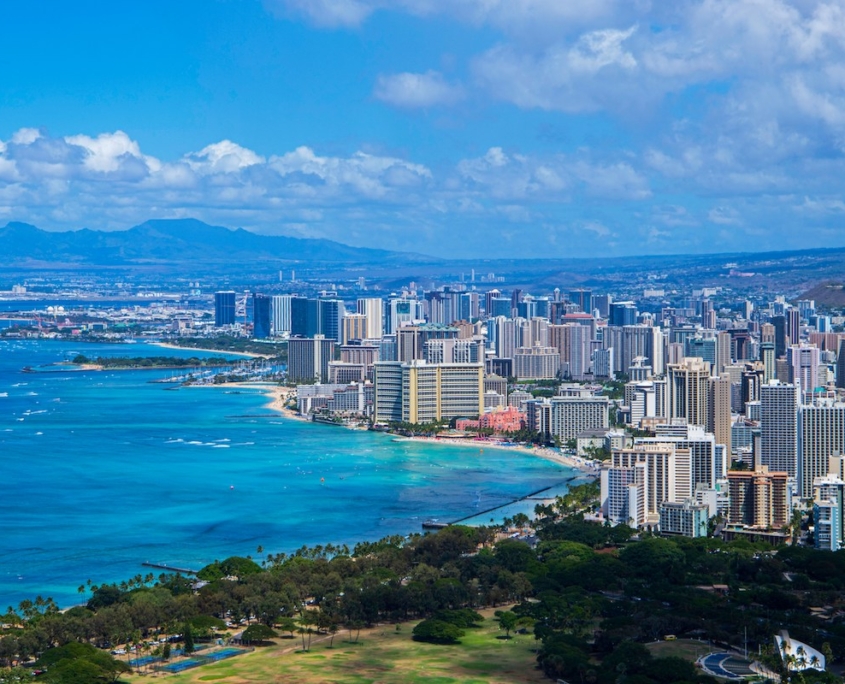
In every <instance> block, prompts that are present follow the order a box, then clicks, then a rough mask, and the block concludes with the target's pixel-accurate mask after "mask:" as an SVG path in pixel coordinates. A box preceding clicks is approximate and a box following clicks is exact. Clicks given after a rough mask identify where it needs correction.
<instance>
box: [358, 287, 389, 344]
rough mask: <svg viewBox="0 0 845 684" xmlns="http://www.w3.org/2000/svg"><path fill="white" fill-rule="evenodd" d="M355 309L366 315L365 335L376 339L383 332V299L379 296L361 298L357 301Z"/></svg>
mask: <svg viewBox="0 0 845 684" xmlns="http://www.w3.org/2000/svg"><path fill="white" fill-rule="evenodd" d="M357 311H358V313H359V314H363V315H364V316H366V317H367V335H366V337H367V338H368V339H371V340H377V339H379V338H381V336H382V335H383V334H384V301H382V299H381V298H380V297H366V298H361V299H359V300H358V302H357Z"/></svg>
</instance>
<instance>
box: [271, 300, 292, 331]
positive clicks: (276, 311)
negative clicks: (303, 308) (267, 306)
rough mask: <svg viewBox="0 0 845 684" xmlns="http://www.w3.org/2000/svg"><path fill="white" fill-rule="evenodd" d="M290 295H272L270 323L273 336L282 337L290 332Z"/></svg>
mask: <svg viewBox="0 0 845 684" xmlns="http://www.w3.org/2000/svg"><path fill="white" fill-rule="evenodd" d="M291 299H293V297H292V295H273V304H272V309H273V310H272V316H271V318H272V321H273V334H274V335H282V334H283V333H289V332H290V317H291V313H290V302H291Z"/></svg>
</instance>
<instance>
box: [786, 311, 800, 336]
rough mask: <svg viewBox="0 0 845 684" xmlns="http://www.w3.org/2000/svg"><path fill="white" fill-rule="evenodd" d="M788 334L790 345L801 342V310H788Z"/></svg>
mask: <svg viewBox="0 0 845 684" xmlns="http://www.w3.org/2000/svg"><path fill="white" fill-rule="evenodd" d="M786 335H787V339H788V342H789V344H790V345H792V344H799V343H800V342H801V312H800V311H799V310H798V309H796V308H791V309H787V311H786Z"/></svg>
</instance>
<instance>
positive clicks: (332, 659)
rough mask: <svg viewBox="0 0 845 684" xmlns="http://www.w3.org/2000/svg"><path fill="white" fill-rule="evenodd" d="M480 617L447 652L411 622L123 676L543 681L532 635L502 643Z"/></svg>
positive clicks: (345, 682)
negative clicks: (307, 645)
mask: <svg viewBox="0 0 845 684" xmlns="http://www.w3.org/2000/svg"><path fill="white" fill-rule="evenodd" d="M492 612H493V611H483V614H484V615H485V617H487V618H488V619H487V620H485V622H484V625H483V626H482V627H481V628H479V629H473V630H467V634H466V636H465V637H464V638H463V639H462V640H461V643H460V644H458V645H454V646H437V645H433V644H424V643H419V642H416V641H413V640H412V639H411V630H412V629H413V627H414V625H415V624H416V623H415V622H411V623H405V624H403V625H401V626H400V631H399V632H397V631H396V628H395V627H394V626H393V625H388V626H385V627H383V628H381V627H377V628H374V629H371V630H364V631H362V632H361V635H360V643H358V644H351V643H347V642H346V641H345V639H346V638H347V637H348V633H346V632H341V633H338V634H337V636H336V637H335V640H334V648H332V649H330V648H328V640H325V641H319V642H318V641H317V640H316V638H315V639H314V641H312V645H311V651H310V652H309V653H296V652H295V649H296V648H298V646H299V644H300V641H299V639H297V640H296V641H292V640H287V639H278V640H277V641H276V644H275V645H274V646H268V647H264V648H259V649H256V650H255V652H253V653H250V654H247V655H242V656H237V657H235V658H232V659H230V660H226V661H223V662H220V663H216V664H214V665H206V666H203V667H198V668H196V669H194V670H190V671H188V672H184V673H182V674H178V675H166V674H153V675H141V676H133V677H131V678H127V677H124V678H123V679H124V680H126V681H131V682H133V684H140V683H141V682H150V681H151V680H153V679H156V680H164V681H166V682H168V683H172V684H188V683H190V684H198V683H200V682H226V683H227V684H246V683H248V682H262V683H269V682H302V683H303V684H324V683H329V682H331V683H332V684H334V683H338V684H382V683H383V684H393V683H395V684H399V683H400V682H401V683H402V684H516V683H517V682H518V683H519V684H531V683H532V682H537V683H539V682H548V681H549V680H548V679H545V678H544V677H543V675H542V673H541V672H540V671H539V670H536V669H534V666H535V662H536V660H535V658H536V654H535V653H534V652H533V651H532V649H533V648H535V645H536V642H535V641H534V637H533V636H532V635H518V636H516V637H514V638H512V639H510V640H505V639H497V638H496V637H498V636H501V635H502V633H501V632H499V631H498V629H497V628H496V626H495V624H494V623H493V621H492V620H490V619H489V618H490V616H491V615H492Z"/></svg>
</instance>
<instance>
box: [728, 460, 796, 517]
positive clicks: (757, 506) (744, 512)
mask: <svg viewBox="0 0 845 684" xmlns="http://www.w3.org/2000/svg"><path fill="white" fill-rule="evenodd" d="M788 479H789V476H788V475H787V473H784V472H774V471H770V470H769V469H768V468H767V467H766V466H758V467H757V468H755V470H753V471H744V470H732V471H730V472H729V473H728V488H729V490H730V508H729V509H728V523H730V524H735V525H746V526H748V527H754V528H758V529H765V530H771V529H780V528H781V527H783V526H784V525H786V524H787V523H788V522H789V492H788V486H787V481H788Z"/></svg>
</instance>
